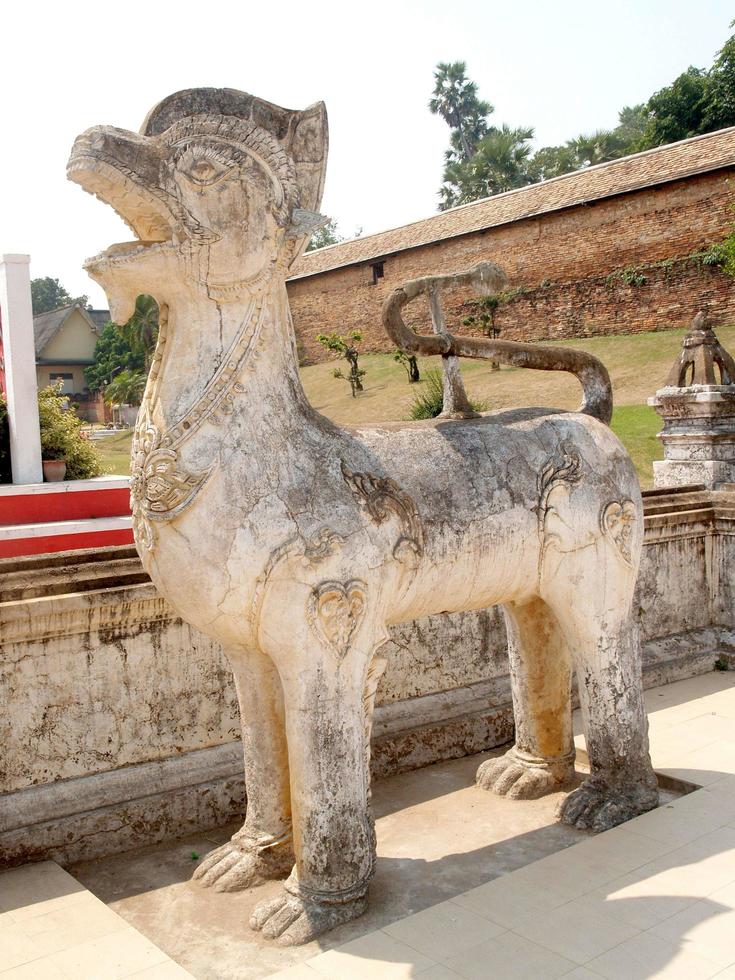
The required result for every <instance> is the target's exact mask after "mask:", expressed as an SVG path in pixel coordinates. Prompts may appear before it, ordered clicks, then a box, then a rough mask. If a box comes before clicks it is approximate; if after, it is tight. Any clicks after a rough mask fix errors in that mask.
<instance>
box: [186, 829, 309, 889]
mask: <svg viewBox="0 0 735 980" xmlns="http://www.w3.org/2000/svg"><path fill="white" fill-rule="evenodd" d="M293 862H294V857H293V851H292V850H291V848H290V847H278V848H268V849H266V850H262V851H255V850H252V849H251V848H247V847H243V845H242V844H239V843H238V840H237V837H236V836H235V837H234V838H233V839H232V840H231V841H228V842H227V844H223V845H222V847H217V848H216V849H215V850H214V851H212V852H211V853H210V854H208V855H207V856H206V857H205V858H204V860H203V861H202V863H201V864H200V865H199V867H198V868H197V869H196V871H195V872H194V874H193V880H194V881H198V882H200V884H202V885H204V887H205V888H209V887H211V888H213V889H214V891H216V892H238V891H243V890H244V889H245V888H252V887H253V886H254V885H261V884H262V883H263V882H264V881H269V880H271V879H273V878H286V877H287V876H288V874H289V872H290V871H291V868H292V867H293Z"/></svg>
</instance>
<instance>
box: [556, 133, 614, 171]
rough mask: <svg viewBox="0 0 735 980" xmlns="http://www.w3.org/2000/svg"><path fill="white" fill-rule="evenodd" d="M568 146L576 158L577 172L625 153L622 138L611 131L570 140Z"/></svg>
mask: <svg viewBox="0 0 735 980" xmlns="http://www.w3.org/2000/svg"><path fill="white" fill-rule="evenodd" d="M567 146H568V147H569V149H570V150H571V151H572V153H573V154H574V157H575V158H576V164H577V165H576V167H575V168H574V169H575V170H581V169H582V168H583V167H593V166H594V165H595V164H596V163H606V162H607V161H608V160H615V159H616V158H617V157H619V156H620V155H621V153H622V152H625V146H624V141H623V138H622V136H620V135H619V134H617V133H616V132H615V131H614V130H610V129H598V130H597V132H596V133H591V134H590V135H589V136H585V135H584V134H582V135H581V136H578V137H577V138H576V139H573V140H568V141H567Z"/></svg>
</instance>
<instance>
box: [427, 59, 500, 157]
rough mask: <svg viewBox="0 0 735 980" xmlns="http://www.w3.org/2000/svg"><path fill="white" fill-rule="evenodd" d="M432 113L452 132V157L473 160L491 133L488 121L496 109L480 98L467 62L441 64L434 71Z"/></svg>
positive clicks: (430, 108) (430, 102)
mask: <svg viewBox="0 0 735 980" xmlns="http://www.w3.org/2000/svg"><path fill="white" fill-rule="evenodd" d="M429 111H430V112H432V113H434V115H437V116H441V117H442V119H443V120H444V122H445V123H446V124H447V125H448V126H449V128H450V129H451V130H452V136H451V149H450V151H449V155H450V156H451V157H452V158H453V159H459V160H469V159H470V158H471V157H472V156H473V155H474V153H475V152H476V150H477V144H478V143H479V141H480V140H481V139H482V138H483V136H485V134H486V133H487V128H488V127H487V117H488V116H489V115H491V114H492V113H493V112H494V111H495V108H494V106H492V105H491V104H490V103H489V102H485V101H484V100H482V99H480V98H478V95H477V84H476V83H475V82H473V81H471V80H470V79H469V78H468V77H467V64H466V63H465V62H464V61H454V62H451V63H450V62H446V61H440V62H439V64H438V65H437V66H436V69H435V71H434V93H433V96H432V98H431V99H429Z"/></svg>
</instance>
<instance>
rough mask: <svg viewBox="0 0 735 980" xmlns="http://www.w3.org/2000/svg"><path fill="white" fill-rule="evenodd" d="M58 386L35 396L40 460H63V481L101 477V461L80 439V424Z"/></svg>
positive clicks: (89, 445)
mask: <svg viewBox="0 0 735 980" xmlns="http://www.w3.org/2000/svg"><path fill="white" fill-rule="evenodd" d="M66 404H67V400H66V399H65V398H63V397H62V396H61V394H60V390H59V386H50V387H48V388H43V389H41V391H39V393H38V415H39V418H40V422H41V455H42V456H43V458H44V459H64V460H66V479H67V480H87V479H89V478H90V477H93V476H100V474H101V473H102V460H101V459H100V456H99V453H98V452H97V448H96V446H95V445H94V444H93V443H91V442H90V441H89V440H88V439H85V438H84V436H83V435H82V421H81V419H80V418H79V416H78V415H77V413H76V412H75V411H74V409H73V408H70V407H69V408H67V407H66Z"/></svg>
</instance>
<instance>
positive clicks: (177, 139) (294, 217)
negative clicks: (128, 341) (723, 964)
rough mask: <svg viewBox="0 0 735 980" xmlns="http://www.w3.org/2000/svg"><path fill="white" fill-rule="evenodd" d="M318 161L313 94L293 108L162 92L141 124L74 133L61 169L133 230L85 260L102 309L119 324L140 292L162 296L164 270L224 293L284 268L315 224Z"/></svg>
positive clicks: (321, 113)
mask: <svg viewBox="0 0 735 980" xmlns="http://www.w3.org/2000/svg"><path fill="white" fill-rule="evenodd" d="M326 160H327V115H326V110H325V107H324V103H321V102H320V103H317V104H315V105H313V106H310V107H309V108H308V109H305V110H303V111H302V112H297V111H291V110H288V109H282V108H280V107H279V106H275V105H271V104H270V103H269V102H264V101H262V100H261V99H256V98H255V97H254V96H252V95H247V94H246V93H245V92H238V91H235V90H234V89H210V88H202V89H187V90H185V91H183V92H177V93H176V94H174V95H170V96H169V97H168V98H167V99H164V100H163V101H162V102H160V103H159V104H158V105H157V106H156V107H155V108H154V109H153V110H152V111H151V112H150V113H149V114H148V116H147V118H146V120H145V122H144V123H143V127H142V130H141V132H140V134H138V133H132V132H128V131H127V130H124V129H116V128H115V127H113V126H95V127H94V128H92V129H88V130H87V131H86V132H85V133H82V135H81V136H79V137H78V138H77V140H76V141H75V143H74V147H73V149H72V152H71V157H70V158H69V163H68V167H67V174H68V176H69V178H70V179H71V180H74V181H76V182H77V183H78V184H81V185H82V187H83V188H84V189H85V190H87V191H89V192H90V193H92V194H95V195H96V196H97V197H99V198H101V199H102V200H103V201H105V202H106V203H107V204H109V205H110V206H111V207H113V208H114V209H115V211H116V212H117V213H118V214H119V215H120V216H121V217H122V218H123V219H124V221H125V222H126V224H127V225H128V226H129V227H130V228H131V229H132V231H133V232H134V233H135V235H136V236H137V241H135V242H130V243H126V244H122V245H113V246H112V247H111V248H109V249H107V250H106V251H104V252H102V253H100V254H99V255H97V256H95V257H94V258H93V259H90V260H89V261H88V262H87V263H86V266H85V267H86V269H87V271H88V272H89V273H90V275H91V276H92V277H93V278H94V279H96V280H97V281H98V282H99V283H100V284H101V285H102V286H103V288H104V289H105V290H106V292H107V294H108V298H109V300H110V307H111V312H112V316H113V318H114V319H116V320H117V322H125V321H126V320H127V319H128V318H129V317H130V316H131V315H132V312H133V308H134V304H135V297H136V296H137V295H138V294H140V293H151V294H153V295H154V296H156V297H157V298H159V299H161V300H163V301H166V295H165V293H166V289H167V286H166V284H167V283H169V284H171V283H172V281H173V280H175V279H178V280H179V281H181V280H183V281H184V282H185V284H186V286H187V287H193V288H195V289H196V290H198V291H199V292H200V293H202V294H203V295H206V296H209V297H211V298H212V299H215V300H217V301H218V302H228V301H234V300H238V299H242V298H244V297H246V296H247V295H248V294H252V293H253V292H254V291H257V290H258V289H259V288H260V287H261V286H262V284H263V283H264V282H265V281H266V280H268V279H269V278H270V277H271V276H272V275H273V274H274V273H278V274H281V275H285V272H286V270H287V268H288V266H289V265H290V264H291V263H292V262H293V261H294V259H295V258H296V257H297V256H298V255H299V254H300V252H301V251H302V249H303V248H304V246H305V245H306V242H307V241H308V239H309V237H310V235H311V234H312V232H313V231H314V230H315V229H316V228H318V227H319V225H320V224H323V223H324V220H325V219H323V218H322V216H321V215H319V214H318V213H317V212H318V208H319V203H320V201H321V194H322V188H323V186H324V173H325V168H326ZM169 288H172V287H171V286H170V285H169Z"/></svg>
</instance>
